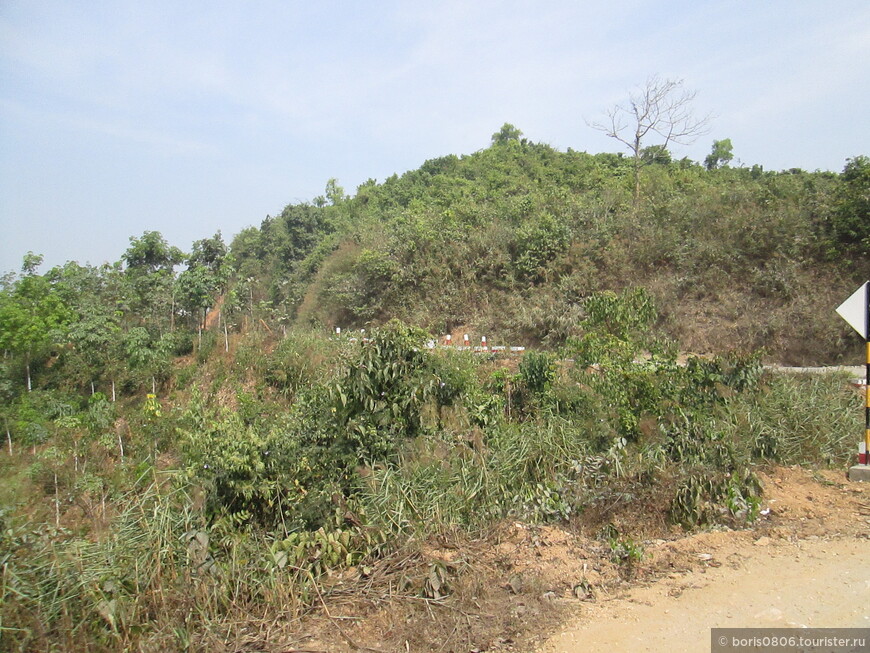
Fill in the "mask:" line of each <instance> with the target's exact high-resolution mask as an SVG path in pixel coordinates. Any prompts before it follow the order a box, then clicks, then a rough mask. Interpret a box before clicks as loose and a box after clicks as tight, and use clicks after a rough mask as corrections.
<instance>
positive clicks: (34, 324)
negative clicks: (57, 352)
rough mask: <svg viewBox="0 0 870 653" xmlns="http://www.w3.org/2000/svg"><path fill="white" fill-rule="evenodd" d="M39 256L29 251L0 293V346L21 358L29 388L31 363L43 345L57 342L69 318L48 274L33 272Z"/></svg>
mask: <svg viewBox="0 0 870 653" xmlns="http://www.w3.org/2000/svg"><path fill="white" fill-rule="evenodd" d="M41 262H42V258H41V257H38V256H34V255H33V253H29V254H28V255H27V256H25V258H24V265H23V266H22V274H21V276H20V277H19V278H18V279H17V280H16V281H15V282H14V283H13V284H12V285H11V286H8V287H6V288H4V289H3V291H2V292H0V349H6V350H9V351H12V352H14V353H16V354H19V355H21V356H23V357H24V365H25V369H26V371H27V389H28V390H30V389H31V379H30V363H31V360H32V359H33V357H34V356H35V355H36V354H38V353H39V352H40V351H41V350H44V349H45V348H46V347H48V346H50V345H52V344H54V343H58V342H60V341H61V340H62V339H63V337H64V329H65V327H66V325H67V324H68V323H69V321H70V320H71V319H72V311H71V310H70V309H69V308H68V307H67V306H66V304H65V303H64V302H63V300H62V299H61V297H60V296H59V295H58V293H57V291H56V289H55V288H54V287H53V286H52V284H51V283H50V281H49V280H48V278H47V277H43V276H40V275H38V274H36V268H37V267H38V266H39V264H40V263H41Z"/></svg>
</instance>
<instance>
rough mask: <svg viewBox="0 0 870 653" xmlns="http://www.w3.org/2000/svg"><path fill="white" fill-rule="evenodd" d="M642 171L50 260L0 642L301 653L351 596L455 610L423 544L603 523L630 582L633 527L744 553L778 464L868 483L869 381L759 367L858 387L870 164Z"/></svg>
mask: <svg viewBox="0 0 870 653" xmlns="http://www.w3.org/2000/svg"><path fill="white" fill-rule="evenodd" d="M643 163H644V165H643V166H642V167H641V168H639V170H640V175H639V177H638V181H639V186H637V187H636V185H635V178H634V170H636V169H638V168H635V162H634V161H629V160H627V159H626V158H625V157H622V156H619V155H612V154H598V155H590V154H586V153H580V152H573V151H568V152H565V153H563V152H558V151H556V150H555V149H553V148H551V147H549V146H546V145H542V144H535V143H531V142H528V141H526V140H524V139H522V138H521V134H520V133H519V132H518V130H516V129H515V128H512V127H511V126H509V125H506V126H505V127H504V128H502V131H501V132H499V133H497V134H496V135H494V137H493V144H492V146H491V147H489V148H487V149H486V150H483V151H480V152H477V153H474V154H472V155H468V156H462V157H458V156H447V157H443V158H441V159H436V160H433V161H428V162H426V163H424V164H423V165H422V166H421V167H420V168H419V169H418V170H415V171H412V172H408V173H406V174H404V175H402V176H401V177H398V176H394V177H392V178H390V179H388V180H386V181H385V182H383V183H381V184H379V183H376V182H374V181H370V182H368V183H366V184H363V185H362V186H361V187H360V188H359V189H357V192H356V194H355V195H354V196H353V197H349V196H347V195H346V194H345V192H344V191H343V190H342V189H341V188H340V187H339V186H338V184H337V182H336V181H335V180H330V182H329V183H328V184H327V186H326V191H325V194H324V197H321V198H316V199H315V200H314V201H313V202H311V203H304V204H293V205H288V206H287V207H286V208H285V209H284V210H283V211H282V213H281V214H280V215H278V216H276V217H274V218H273V217H270V218H267V219H266V220H265V221H263V223H262V224H261V225H260V226H259V227H251V228H249V229H246V230H244V231H242V232H241V233H239V234H238V235H236V236H235V237H234V238H233V239H232V241H231V242H230V244H229V245H227V244H226V243H225V242H224V240H223V238H222V236H221V234H220V233H217V234H215V235H214V236H212V237H209V238H204V239H202V240H199V241H197V242H195V243H193V245H192V247H191V250H190V252H188V253H185V252H182V251H181V250H180V249H178V248H177V247H174V246H172V245H170V244H169V243H167V242H166V241H165V239H164V238H163V237H162V236H161V234H159V233H157V232H153V231H146V232H145V233H143V234H142V236H141V237H134V238H131V243H130V247H129V249H128V250H127V251H126V252H125V254H124V256H123V257H122V260H121V261H119V262H118V263H116V264H113V265H105V266H102V267H98V268H95V267H90V266H82V265H79V264H77V263H72V262H71V263H68V264H66V265H64V266H61V267H57V268H54V269H51V270H49V271H48V272H46V273H44V274H40V273H39V272H38V268H39V264H40V258H39V257H38V256H35V255H33V254H28V255H27V256H26V257H25V258H24V261H23V266H22V270H21V272H20V274H14V275H9V276H7V278H5V280H4V283H3V287H2V294H0V347H2V348H3V349H4V356H3V359H2V368H0V398H2V404H0V419H2V425H3V427H4V429H5V435H6V442H5V447H4V448H5V453H4V455H3V458H2V461H0V469H2V478H3V481H2V482H0V563H2V565H3V569H2V572H3V576H2V585H0V645H2V646H0V647H2V648H3V649H4V650H21V651H46V650H57V651H61V650H64V651H66V650H88V651H101V650H105V651H116V650H117V651H120V650H197V651H198V650H210V651H214V650H238V648H239V646H238V644H239V642H255V643H256V646H257V647H259V649H264V648H265V650H271V649H269V647H273V648H274V650H285V649H286V646H284V648H283V649H282V641H285V640H282V639H281V637H274V633H275V632H276V631H275V630H274V629H276V628H277V629H278V631H279V632H280V635H281V636H282V637H289V636H290V633H291V632H292V629H293V623H295V622H294V621H293V619H294V618H295V617H296V616H298V615H300V614H303V613H304V612H305V611H307V610H310V609H312V607H322V606H325V605H327V604H328V600H329V595H330V590H331V588H333V587H334V586H335V584H336V583H337V582H338V579H341V582H344V583H350V584H352V583H354V582H356V583H362V584H367V586H371V585H372V584H373V583H378V582H383V583H385V584H386V585H388V586H389V587H390V588H393V587H397V588H399V590H397V591H400V592H401V594H402V596H406V597H414V598H415V599H417V600H419V601H422V602H423V603H425V602H427V601H434V602H438V604H439V605H441V604H444V602H445V601H449V599H450V592H451V589H450V588H451V584H452V583H453V581H454V580H455V578H456V577H457V575H459V574H461V573H462V571H461V570H460V569H458V568H448V567H445V566H444V565H440V566H439V565H437V564H435V563H431V564H427V563H425V562H422V563H420V564H419V565H417V567H415V568H413V569H411V568H409V567H407V566H405V567H402V566H401V565H394V566H393V567H392V571H391V570H390V569H388V568H387V567H388V566H385V565H380V566H378V564H377V563H378V562H379V561H385V560H387V561H388V560H390V559H395V556H397V555H399V552H405V555H406V557H404V558H402V559H403V560H406V561H407V560H410V559H411V557H413V556H411V555H410V554H407V552H408V551H416V550H417V549H419V547H420V542H425V541H427V539H429V538H435V537H437V538H440V541H446V540H449V538H451V537H457V536H459V534H466V535H467V534H474V535H480V534H484V533H486V532H487V531H488V529H490V528H492V527H493V525H495V524H498V523H499V521H501V520H504V519H508V518H509V519H512V520H522V521H527V522H552V521H558V522H562V523H564V524H565V525H566V526H571V525H574V526H576V527H578V528H579V527H580V525H585V526H586V527H589V526H590V525H591V526H593V527H594V528H596V529H599V530H600V533H601V539H602V541H603V542H606V543H607V546H609V547H610V548H611V549H612V552H613V559H614V560H615V561H619V564H624V565H625V566H626V569H627V570H629V571H630V568H631V564H632V561H636V560H637V559H638V558H639V557H641V556H642V555H643V547H642V545H641V544H639V543H638V542H637V541H635V539H634V538H633V536H632V534H631V533H628V532H622V531H621V530H620V528H619V523H620V515H622V514H625V513H627V512H631V511H637V509H638V507H639V506H641V507H643V510H644V511H645V512H646V513H647V514H648V515H649V519H651V520H653V521H658V522H661V523H662V524H665V523H669V524H674V525H681V526H682V527H684V528H698V527H706V526H710V525H713V524H726V525H732V526H735V525H742V524H745V523H747V522H750V521H752V520H753V519H754V518H755V517H756V515H757V513H758V509H759V505H760V503H759V502H760V496H761V494H762V492H763V488H762V487H761V484H760V482H759V479H758V475H757V474H756V469H757V466H758V465H760V464H765V463H768V462H781V463H787V464H808V465H825V466H843V465H846V464H847V463H848V462H849V461H850V459H851V458H852V457H853V456H852V453H851V452H852V450H853V449H854V441H855V440H856V439H857V437H858V435H859V432H860V427H859V417H860V414H861V413H860V406H861V401H860V397H859V396H858V394H857V393H856V392H855V391H854V389H853V388H851V386H850V385H849V384H848V382H847V380H846V379H844V378H842V377H839V376H836V375H833V376H819V377H792V376H788V375H777V376H771V375H769V374H766V373H764V371H763V368H762V360H763V359H765V358H767V359H771V360H776V361H779V362H802V363H833V362H840V361H844V360H849V361H850V362H852V361H855V360H860V348H859V343H858V339H857V338H855V337H854V336H852V335H851V334H850V333H849V330H848V327H847V326H845V325H842V324H840V323H839V318H837V317H836V316H835V315H834V314H833V308H834V307H835V306H836V305H837V304H838V303H839V302H840V301H842V299H843V298H844V297H845V296H847V295H848V294H849V293H850V292H851V291H852V290H854V287H856V286H857V285H858V283H859V281H863V280H864V278H865V276H866V275H867V274H868V272H870V268H868V263H867V254H868V250H870V220H868V188H870V161H868V160H867V159H866V158H865V157H856V158H855V159H852V160H850V161H849V162H848V164H847V165H846V168H845V170H844V172H843V173H842V174H835V173H822V172H815V173H809V172H804V171H800V170H791V171H788V172H765V171H763V170H761V169H760V168H759V167H753V168H729V167H727V166H722V165H721V162H720V161H719V160H718V159H716V158H713V159H712V160H711V161H710V162H708V165H706V166H700V165H698V164H695V163H693V162H691V161H688V160H682V161H671V160H670V156H669V154H668V153H667V151H665V150H662V149H656V148H652V149H651V150H650V151H648V152H646V153H645V159H644V161H643ZM636 188H639V192H638V193H636V192H635V190H636ZM179 269H180V271H178V270H179ZM335 327H341V329H342V331H341V334H340V335H339V334H336V333H335V331H334V328H335ZM361 329H365V333H364V334H363V333H362V331H361ZM446 333H454V334H462V333H471V334H474V337H475V344H476V339H477V338H478V337H479V336H480V335H487V336H488V337H489V343H490V344H492V345H502V344H509V345H525V346H527V347H528V350H527V351H526V352H525V354H524V355H522V356H519V355H517V356H508V355H497V354H494V353H491V352H473V351H462V350H459V349H458V348H456V347H434V346H433V344H434V342H435V341H437V340H438V339H439V336H440V335H442V334H446ZM460 337H461V335H460ZM686 352H696V353H704V354H708V355H707V356H704V357H700V356H692V355H689V356H686ZM414 547H417V549H415V548H414ZM391 556H393V557H394V558H391ZM414 559H417V560H424V558H422V557H420V556H419V555H418V556H417V558H414ZM379 574H380V575H379ZM389 574H393V575H392V576H389ZM387 576H389V577H388V578H387ZM346 586H347V585H345V587H346ZM427 605H428V604H427ZM279 617H280V619H279ZM278 621H281V623H282V624H284V625H283V626H281V627H280V628H279V627H278V626H276V624H277V623H278ZM270 629H271V630H270ZM267 630H268V631H269V632H271V633H273V637H272V638H266V639H263V637H264V636H263V635H262V633H264V632H266V631H267ZM251 645H252V646H254V644H251ZM259 649H258V650H259Z"/></svg>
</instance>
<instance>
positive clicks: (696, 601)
mask: <svg viewBox="0 0 870 653" xmlns="http://www.w3.org/2000/svg"><path fill="white" fill-rule="evenodd" d="M699 555H700V556H704V557H706V555H711V556H712V557H711V558H710V560H709V561H708V562H707V565H706V566H704V567H701V568H700V569H698V570H695V571H689V572H686V573H679V574H677V573H675V574H671V575H670V576H669V577H667V578H665V579H663V580H660V581H658V582H656V583H653V584H652V585H649V586H647V587H640V588H636V589H634V590H631V591H630V592H628V593H627V595H626V596H625V597H622V598H618V599H613V600H610V601H604V602H601V603H599V604H597V605H594V606H591V607H590V608H587V609H585V610H582V611H581V614H580V616H579V618H578V619H577V620H576V621H574V622H572V623H570V624H568V625H567V626H566V627H565V628H564V629H563V631H562V632H561V633H560V634H558V635H557V636H555V637H553V638H552V639H551V640H550V641H549V642H547V643H546V644H545V645H544V646H543V647H541V648H540V652H541V653H575V652H579V651H603V650H610V651H709V650H710V629H711V628H714V627H721V628H742V627H777V628H785V627H802V626H806V627H818V628H823V627H865V628H867V627H870V540H868V539H866V538H855V537H848V536H844V537H842V538H838V539H825V538H818V537H815V538H814V539H810V540H805V541H798V542H782V541H774V540H770V538H759V540H757V543H756V542H754V541H753V542H749V541H745V540H743V541H741V542H739V543H737V544H736V546H735V543H728V544H723V545H722V546H721V547H719V548H712V547H711V549H710V551H709V553H708V554H704V553H702V554H699Z"/></svg>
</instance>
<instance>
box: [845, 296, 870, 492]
mask: <svg viewBox="0 0 870 653" xmlns="http://www.w3.org/2000/svg"><path fill="white" fill-rule="evenodd" d="M837 313H838V314H839V315H840V317H842V318H843V319H844V320H846V322H848V323H849V324H850V325H851V327H852V328H853V329H855V331H857V332H858V333H860V334H861V337H862V338H863V339H864V347H865V353H864V356H865V358H864V365H865V369H864V374H865V377H864V441H863V442H862V443H861V444H860V445H859V447H858V464H857V465H854V466H853V467H851V468H850V469H849V479H850V480H853V481H870V281H867V282H865V283H864V284H863V285H862V286H861V287H860V288H858V290H856V291H855V292H854V293H852V295H851V296H850V297H849V299H847V300H846V301H844V302H843V303H842V304H840V306H839V307H838V308H837Z"/></svg>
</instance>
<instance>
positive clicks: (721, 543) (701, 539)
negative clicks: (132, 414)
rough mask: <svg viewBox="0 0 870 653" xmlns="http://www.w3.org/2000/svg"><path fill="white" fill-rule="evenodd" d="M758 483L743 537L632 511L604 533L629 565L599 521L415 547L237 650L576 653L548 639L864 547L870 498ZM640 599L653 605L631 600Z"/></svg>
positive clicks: (801, 483) (836, 475) (854, 491)
mask: <svg viewBox="0 0 870 653" xmlns="http://www.w3.org/2000/svg"><path fill="white" fill-rule="evenodd" d="M760 476H761V478H762V480H763V483H764V488H765V498H764V502H763V505H762V515H761V516H760V518H759V519H758V521H757V522H756V523H755V524H754V525H753V526H752V527H751V528H746V529H738V530H731V529H727V528H724V527H721V528H717V529H711V530H706V531H703V532H696V533H689V534H687V533H684V532H682V531H681V530H679V529H677V528H675V527H672V526H669V525H667V523H666V522H665V521H664V520H663V519H661V515H650V514H649V512H650V511H649V507H648V506H642V507H641V506H636V507H635V509H634V510H626V509H625V507H623V508H622V509H621V510H620V514H619V515H618V516H617V517H616V519H613V520H611V522H612V523H617V524H618V532H619V534H620V537H621V538H628V539H627V541H629V542H632V543H633V544H635V545H637V546H640V547H642V549H643V555H642V557H641V558H640V559H639V560H632V559H630V558H627V557H626V556H622V557H620V556H619V555H615V551H614V549H613V547H612V546H611V543H610V542H608V541H607V539H605V538H602V537H601V534H600V533H601V527H602V525H604V524H603V523H602V521H601V517H602V516H601V515H598V516H596V517H595V519H589V518H587V519H586V520H585V521H584V520H578V521H577V522H576V523H573V524H571V525H566V526H552V525H542V526H534V525H528V524H523V523H519V522H505V523H503V524H501V525H499V526H498V527H497V528H495V529H494V530H493V531H492V532H491V533H490V534H489V535H488V536H487V537H485V538H483V539H477V540H469V539H465V538H463V537H461V536H454V537H442V538H438V539H435V540H432V541H427V542H418V543H416V544H414V543H412V544H410V545H409V546H407V547H405V548H404V549H403V550H402V552H400V553H396V554H394V555H392V556H390V557H387V558H384V559H382V560H380V561H378V562H377V563H376V564H374V565H373V566H372V567H371V568H360V569H353V570H350V571H349V572H348V573H346V574H344V575H343V576H342V577H336V578H333V579H331V581H330V582H328V583H327V587H326V588H324V589H323V590H322V595H320V596H319V597H318V601H317V606H316V609H314V610H313V611H312V612H311V613H310V614H308V615H306V616H305V617H304V618H303V619H302V620H294V621H292V622H287V623H281V621H280V619H279V620H276V621H275V623H274V624H273V626H272V628H271V630H270V633H269V634H268V635H267V637H266V638H260V639H259V642H258V643H257V644H256V645H254V646H253V648H251V647H244V646H242V647H241V648H238V649H237V650H268V651H283V652H286V653H292V652H302V651H308V652H311V651H330V652H343V651H359V650H363V651H389V652H400V651H406V652H409V651H434V652H441V651H443V652H448V651H450V652H456V653H459V652H463V653H469V652H481V651H533V650H537V649H538V647H539V646H541V645H542V643H543V642H545V641H546V640H547V639H548V638H550V637H551V636H552V635H554V634H559V635H558V637H557V638H556V639H554V640H553V641H552V642H549V643H547V644H546V645H545V646H544V648H543V649H542V650H545V651H573V650H582V649H579V648H578V649H574V648H571V646H570V643H568V644H566V643H565V642H562V643H561V644H560V641H561V640H560V639H559V637H561V638H562V639H565V638H568V639H566V641H568V642H570V641H574V640H571V639H570V637H571V636H572V635H573V637H574V638H575V640H576V637H577V633H578V632H580V631H578V630H577V629H578V628H581V627H582V623H589V622H590V621H591V622H595V621H596V620H611V621H612V622H613V625H612V627H613V628H616V629H620V628H621V629H622V630H626V629H629V630H630V624H626V623H623V622H620V621H619V620H613V617H614V616H616V615H615V614H614V611H616V612H617V613H619V614H622V612H623V611H624V605H623V604H624V603H625V602H629V603H631V602H632V601H634V602H635V603H640V604H644V603H648V604H649V605H651V606H654V607H652V608H650V609H651V610H654V611H655V614H659V612H662V613H663V612H664V611H666V610H668V609H669V608H668V607H667V606H668V604H667V601H669V600H674V599H677V598H678V597H680V596H681V595H682V594H683V593H684V592H686V591H690V590H692V588H694V587H697V586H698V585H699V583H698V581H697V579H698V578H699V577H700V578H709V579H714V572H716V573H720V574H724V573H727V572H728V570H729V569H737V568H738V567H740V565H741V561H743V560H747V559H750V558H751V559H762V561H763V559H765V557H766V556H774V555H775V554H776V552H783V551H790V549H789V547H800V546H815V545H817V544H818V545H819V546H822V545H824V543H826V542H831V541H846V542H853V543H854V542H855V541H860V542H864V543H866V539H862V538H866V537H867V532H868V521H870V520H868V517H870V486H868V485H865V484H862V483H849V482H848V481H846V479H845V477H844V475H843V474H842V473H841V472H834V471H821V472H819V471H810V470H805V469H801V468H798V467H787V468H785V467H776V468H770V469H768V470H766V471H765V472H763V473H761V474H760ZM629 507H631V506H629ZM659 512H661V510H660V511H659ZM611 516H612V515H611ZM631 538H634V539H631ZM617 553H618V552H617ZM842 560H845V558H843V559H842ZM707 574H709V576H707ZM723 582H724V581H723ZM643 591H647V592H649V593H651V594H648V595H643V594H640V595H636V594H634V593H636V592H643ZM637 596H639V597H640V598H636V597H637ZM633 597H635V598H633ZM644 597H645V598H644ZM650 597H652V598H650ZM655 601H658V602H659V603H661V606H658V604H655V605H654V603H653V602H655ZM771 609H773V608H771ZM771 614H772V613H771ZM578 620H579V621H578ZM584 620H585V622H584ZM578 623H579V624H581V625H578ZM723 625H728V624H723ZM769 625H786V624H785V623H783V624H774V623H771V624H769ZM705 632H706V637H707V638H708V639H707V640H706V641H707V643H708V644H709V628H708V629H707V630H706V631H705ZM581 639H582V636H581ZM252 644H253V642H252ZM650 650H654V649H650ZM686 650H691V649H686Z"/></svg>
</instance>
